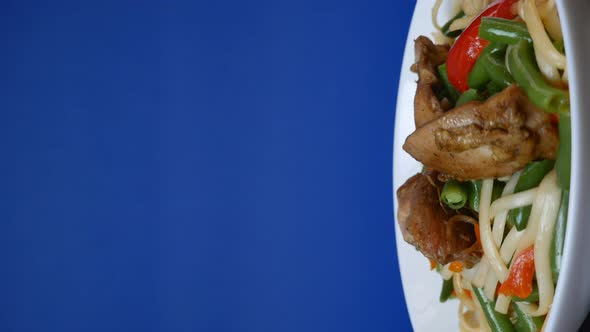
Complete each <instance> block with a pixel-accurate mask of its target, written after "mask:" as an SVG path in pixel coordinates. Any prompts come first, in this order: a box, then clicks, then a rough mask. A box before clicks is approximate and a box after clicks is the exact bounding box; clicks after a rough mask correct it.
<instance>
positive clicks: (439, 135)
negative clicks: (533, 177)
mask: <svg viewBox="0 0 590 332" xmlns="http://www.w3.org/2000/svg"><path fill="white" fill-rule="evenodd" d="M558 143H559V137H558V133H557V128H556V126H555V124H553V123H552V122H551V120H550V116H549V114H547V113H546V112H543V111H542V110H541V109H539V108H537V107H536V106H535V105H533V104H532V103H531V102H530V101H529V100H528V98H527V96H526V95H525V94H524V93H523V92H522V90H520V88H518V87H517V86H516V85H512V86H510V87H508V88H506V89H504V91H502V92H500V93H498V94H496V95H494V96H493V97H491V98H489V99H488V100H487V101H486V102H484V103H481V102H470V103H467V104H465V105H462V106H460V107H457V108H455V109H453V110H451V111H449V112H446V113H444V115H442V116H441V117H439V118H438V119H436V120H433V121H431V122H429V123H427V124H426V125H424V126H422V127H421V128H418V129H417V130H416V131H415V132H414V133H412V134H411V135H410V136H408V138H407V139H406V142H405V143H404V146H403V148H404V150H406V151H407V152H408V153H409V154H410V155H412V157H414V158H415V159H417V160H419V161H420V162H422V163H423V164H424V165H426V166H428V167H431V168H433V169H435V170H437V171H439V172H441V173H445V174H446V175H447V176H449V177H451V178H455V179H457V180H469V179H483V178H497V177H502V176H507V175H511V174H513V173H514V172H516V171H518V170H519V169H521V168H523V167H524V166H525V165H526V164H527V163H529V162H530V161H532V160H535V159H539V158H541V159H555V154H556V151H557V145H558Z"/></svg>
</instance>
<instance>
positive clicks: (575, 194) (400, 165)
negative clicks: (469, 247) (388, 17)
mask: <svg viewBox="0 0 590 332" xmlns="http://www.w3.org/2000/svg"><path fill="white" fill-rule="evenodd" d="M454 2H456V1H451V0H447V1H444V2H443V6H442V8H441V11H440V15H439V23H441V22H446V21H447V19H449V18H450V16H451V14H452V13H453V12H455V11H454V10H453V4H452V3H454ZM557 3H558V8H559V13H560V16H561V21H562V25H563V32H564V39H565V45H566V53H567V60H568V71H569V77H570V98H571V112H572V183H571V192H570V206H569V218H568V228H567V231H566V244H565V253H564V258H563V263H562V264H563V265H562V270H561V274H560V278H559V283H558V285H557V290H556V294H555V299H554V302H553V307H552V309H551V313H550V315H549V318H548V321H547V322H546V324H545V325H546V326H545V331H575V330H576V329H577V328H578V327H579V326H580V324H581V323H582V322H583V320H584V318H585V317H586V314H587V313H588V311H590V263H589V261H588V259H587V255H588V254H590V220H589V219H590V217H589V216H590V199H589V198H588V197H589V196H588V194H586V192H588V190H590V189H589V188H590V176H588V175H587V174H585V172H584V170H588V171H590V157H589V154H588V153H585V151H590V145H587V144H590V60H588V59H589V58H588V54H590V28H589V27H588V25H587V24H586V22H584V21H585V20H587V18H588V17H589V15H590V1H588V0H569V1H568V0H565V1H557ZM433 4H434V1H433V0H418V1H417V4H416V8H415V10H414V16H413V18H412V23H411V25H410V29H409V32H408V39H407V41H406V45H405V51H404V57H403V64H402V69H401V76H400V82H399V91H398V97H397V111H396V119H395V131H394V150H393V152H394V153H393V189H394V209H395V211H397V207H398V205H397V199H396V197H395V191H396V190H397V188H399V186H401V185H402V184H403V183H404V182H405V181H406V180H407V179H408V178H409V177H410V176H412V175H414V174H415V173H416V172H418V171H419V170H420V164H419V163H418V162H417V161H415V160H414V159H412V157H410V156H409V155H408V154H407V153H405V152H404V151H403V150H402V144H403V142H404V140H405V139H406V137H407V136H408V135H409V134H410V133H411V132H412V131H413V130H414V115H413V114H414V110H413V100H414V94H415V89H416V80H417V76H416V74H414V73H412V72H410V66H411V65H412V63H413V62H414V39H416V37H418V36H420V35H425V36H429V37H431V36H432V32H433V31H434V27H433V26H432V22H431V19H430V15H431V10H432V5H433ZM583 105H585V107H583ZM584 108H586V109H584ZM396 225H397V220H396ZM395 235H396V242H397V252H398V258H399V265H400V272H401V277H402V283H403V288H404V294H405V297H406V304H407V307H408V312H409V314H410V319H411V321H412V326H413V328H414V330H415V331H418V332H420V331H428V332H430V331H457V330H458V327H459V325H458V315H457V310H458V301H448V302H447V303H445V304H441V303H439V301H438V296H439V293H440V288H441V285H442V281H441V278H440V276H439V275H438V274H436V273H435V272H432V271H430V270H429V262H428V260H427V259H426V258H425V257H424V256H423V255H422V254H421V253H419V252H418V251H416V250H415V249H414V247H412V246H411V245H408V244H407V243H406V242H405V241H404V240H403V237H402V235H401V232H400V229H399V226H396V230H395Z"/></svg>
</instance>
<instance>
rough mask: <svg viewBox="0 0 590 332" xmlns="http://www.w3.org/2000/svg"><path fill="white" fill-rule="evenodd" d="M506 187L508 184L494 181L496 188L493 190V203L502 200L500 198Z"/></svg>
mask: <svg viewBox="0 0 590 332" xmlns="http://www.w3.org/2000/svg"><path fill="white" fill-rule="evenodd" d="M504 186H506V183H504V182H502V181H494V187H493V188H492V202H493V201H495V200H497V199H498V198H500V196H502V191H503V190H504Z"/></svg>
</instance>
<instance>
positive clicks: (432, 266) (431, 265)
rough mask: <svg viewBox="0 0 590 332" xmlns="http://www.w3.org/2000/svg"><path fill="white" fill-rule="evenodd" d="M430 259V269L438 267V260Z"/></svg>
mask: <svg viewBox="0 0 590 332" xmlns="http://www.w3.org/2000/svg"><path fill="white" fill-rule="evenodd" d="M428 261H429V262H430V271H432V270H434V269H435V268H436V261H435V260H434V259H429V260H428Z"/></svg>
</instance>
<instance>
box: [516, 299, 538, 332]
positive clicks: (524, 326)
mask: <svg viewBox="0 0 590 332" xmlns="http://www.w3.org/2000/svg"><path fill="white" fill-rule="evenodd" d="M512 308H513V309H514V312H515V313H516V324H515V325H514V327H516V331H518V332H537V331H541V327H543V321H544V320H545V316H530V315H529V314H527V313H526V312H524V311H523V310H522V309H521V308H520V306H519V305H518V304H516V303H514V304H513V305H512Z"/></svg>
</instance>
